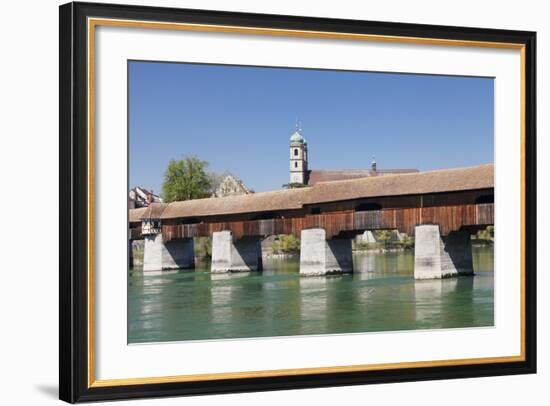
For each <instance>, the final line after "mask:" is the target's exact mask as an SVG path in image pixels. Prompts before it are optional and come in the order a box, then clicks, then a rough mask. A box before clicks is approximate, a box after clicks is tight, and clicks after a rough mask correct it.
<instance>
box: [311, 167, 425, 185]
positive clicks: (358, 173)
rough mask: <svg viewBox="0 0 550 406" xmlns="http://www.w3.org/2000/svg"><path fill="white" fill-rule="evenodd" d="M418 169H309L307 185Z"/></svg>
mask: <svg viewBox="0 0 550 406" xmlns="http://www.w3.org/2000/svg"><path fill="white" fill-rule="evenodd" d="M417 172H419V171H418V169H412V168H411V169H377V170H376V171H374V170H372V169H346V170H334V171H331V170H326V171H325V170H311V171H309V173H308V177H307V185H308V186H313V185H315V184H316V183H319V182H332V181H335V180H347V179H359V178H366V177H370V176H384V175H399V174H403V173H417Z"/></svg>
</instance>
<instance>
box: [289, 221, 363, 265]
mask: <svg viewBox="0 0 550 406" xmlns="http://www.w3.org/2000/svg"><path fill="white" fill-rule="evenodd" d="M346 272H353V258H352V252H351V239H349V238H347V239H344V238H342V239H341V238H331V239H329V240H327V238H326V231H325V230H324V229H322V228H311V229H307V230H302V233H301V246H300V275H305V276H308V275H311V276H317V275H330V274H340V273H346Z"/></svg>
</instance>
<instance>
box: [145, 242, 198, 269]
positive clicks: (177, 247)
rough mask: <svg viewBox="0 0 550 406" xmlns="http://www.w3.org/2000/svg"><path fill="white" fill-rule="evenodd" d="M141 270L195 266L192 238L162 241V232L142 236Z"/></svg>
mask: <svg viewBox="0 0 550 406" xmlns="http://www.w3.org/2000/svg"><path fill="white" fill-rule="evenodd" d="M144 239H145V242H144V247H143V270H144V271H160V270H165V269H183V268H193V267H194V266H195V245H194V242H193V239H192V238H182V239H177V240H171V241H168V242H164V241H163V238H162V234H160V233H159V234H149V235H146V236H144Z"/></svg>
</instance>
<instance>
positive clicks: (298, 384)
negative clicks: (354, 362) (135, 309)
mask: <svg viewBox="0 0 550 406" xmlns="http://www.w3.org/2000/svg"><path fill="white" fill-rule="evenodd" d="M59 13H60V14H59V16H60V33H59V49H60V71H59V75H60V76H59V81H60V87H59V95H60V104H59V124H60V135H59V136H60V139H59V145H60V160H59V169H60V171H59V173H60V175H59V181H60V195H59V201H60V206H59V217H60V223H59V228H60V251H59V260H60V268H59V317H60V325H59V337H60V340H59V354H60V358H59V364H60V365H59V366H60V374H59V397H60V399H62V400H64V401H67V402H71V403H74V402H83V401H99V400H112V399H126V398H145V397H159V396H180V395H195V394H215V393H235V392H248V391H266V390H279V389H296V388H314V387H327V386H342V385H359V384H372V383H388V382H404V381H423V380H432V379H449V378H466V377H482V376H496V375H512V374H527V373H535V372H536V142H535V137H536V33H534V32H527V31H510V30H497V29H479V28H463V27H445V26H434V25H419V24H402V23H389V22H374V21H357V20H341V19H326V18H310V17H295V16H283V15H261V14H249V13H234V12H219V11H205V10H189V9H174V8H159V7H143V6H125V5H112V4H93V3H68V4H65V5H62V6H60V9H59ZM89 17H102V18H116V19H131V20H140V21H162V22H174V23H196V24H212V25H229V26H242V27H261V28H271V29H293V30H305V31H309V30H311V31H323V32H345V33H356V34H371V35H381V36H385V35H387V36H403V37H414V38H428V39H445V40H458V41H484V42H495V43H513V44H520V45H522V46H524V52H525V83H524V92H525V93H524V95H525V96H524V100H525V105H524V132H525V137H524V148H525V167H524V182H525V183H524V190H525V196H523V201H524V209H525V210H524V218H523V219H522V220H523V222H524V227H525V241H524V244H525V251H524V254H525V255H524V264H523V266H524V269H525V280H524V292H523V295H524V309H525V318H524V334H525V342H524V348H525V357H524V360H522V361H517V362H500V363H487V364H471V365H451V366H429V367H415V368H399V369H390V370H372V371H363V372H338V373H317V374H315V373H313V374H307V375H288V376H275V377H257V378H239V379H219V380H211V381H196V382H172V383H148V384H135V385H122V386H112V387H93V386H90V385H89V379H88V367H89V365H88V362H89V358H88V356H89V353H88V350H87V349H88V340H89V337H88V334H89V331H88V322H89V320H88V313H87V306H88V300H89V297H88V294H89V286H88V280H87V277H86V269H87V266H88V260H89V258H88V245H87V243H86V242H87V239H88V223H87V221H88V217H87V210H88V204H89V198H90V196H89V193H88V189H87V165H88V162H87V156H88V155H87V148H88V147H87V125H88V121H87V120H88V109H87V98H88V94H87V53H86V49H87V23H86V22H87V19H88V18H89Z"/></svg>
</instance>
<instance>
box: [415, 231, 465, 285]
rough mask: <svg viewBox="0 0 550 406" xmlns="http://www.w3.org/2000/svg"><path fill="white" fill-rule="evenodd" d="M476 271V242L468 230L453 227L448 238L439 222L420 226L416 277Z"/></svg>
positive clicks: (417, 235)
mask: <svg viewBox="0 0 550 406" xmlns="http://www.w3.org/2000/svg"><path fill="white" fill-rule="evenodd" d="M473 274H474V266H473V261H472V242H471V239H470V233H469V232H468V231H465V230H460V231H451V232H450V233H449V235H448V236H447V237H446V238H445V239H444V238H443V237H442V236H441V234H440V231H439V226H438V225H420V226H416V228H415V245H414V278H415V279H441V278H448V277H452V276H458V275H473Z"/></svg>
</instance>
